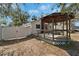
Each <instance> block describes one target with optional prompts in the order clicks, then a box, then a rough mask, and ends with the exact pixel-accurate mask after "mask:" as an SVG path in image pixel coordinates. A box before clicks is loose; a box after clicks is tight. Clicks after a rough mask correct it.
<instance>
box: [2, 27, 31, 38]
mask: <svg viewBox="0 0 79 59" xmlns="http://www.w3.org/2000/svg"><path fill="white" fill-rule="evenodd" d="M31 33H32V30H31V27H30V26H28V27H24V26H20V27H5V28H2V39H3V40H12V39H21V38H24V37H27V36H28V35H30V34H31Z"/></svg>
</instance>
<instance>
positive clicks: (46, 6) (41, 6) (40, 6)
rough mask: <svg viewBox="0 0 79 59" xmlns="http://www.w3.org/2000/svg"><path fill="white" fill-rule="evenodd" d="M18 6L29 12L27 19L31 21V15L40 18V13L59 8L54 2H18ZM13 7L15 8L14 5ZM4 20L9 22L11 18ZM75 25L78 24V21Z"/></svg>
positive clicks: (58, 9)
mask: <svg viewBox="0 0 79 59" xmlns="http://www.w3.org/2000/svg"><path fill="white" fill-rule="evenodd" d="M19 6H20V8H21V10H23V11H26V12H28V13H29V15H30V18H29V19H28V20H29V21H31V18H32V16H37V17H38V18H40V17H41V15H48V14H51V13H54V12H57V11H60V8H59V7H57V4H56V3H25V4H22V3H20V4H19ZM13 7H14V8H15V6H14V5H13ZM6 21H7V23H8V24H9V23H10V22H11V19H9V18H8V19H7V20H6ZM77 25H79V23H78V24H77Z"/></svg>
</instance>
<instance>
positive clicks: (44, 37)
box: [43, 23, 45, 38]
mask: <svg viewBox="0 0 79 59" xmlns="http://www.w3.org/2000/svg"><path fill="white" fill-rule="evenodd" d="M43 25H44V30H43V32H44V38H45V23H44V24H43Z"/></svg>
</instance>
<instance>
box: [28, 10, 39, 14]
mask: <svg viewBox="0 0 79 59" xmlns="http://www.w3.org/2000/svg"><path fill="white" fill-rule="evenodd" d="M29 13H30V14H32V13H39V11H38V10H29Z"/></svg>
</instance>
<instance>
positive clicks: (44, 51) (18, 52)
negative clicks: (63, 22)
mask: <svg viewBox="0 0 79 59" xmlns="http://www.w3.org/2000/svg"><path fill="white" fill-rule="evenodd" d="M0 55H13V56H45V55H46V56H54V55H55V56H68V55H69V54H68V53H67V52H66V51H65V50H63V49H61V48H59V47H56V46H54V45H50V44H48V43H45V42H43V41H39V40H37V39H36V38H32V39H30V40H27V39H26V41H23V42H20V43H15V44H10V45H5V46H0Z"/></svg>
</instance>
